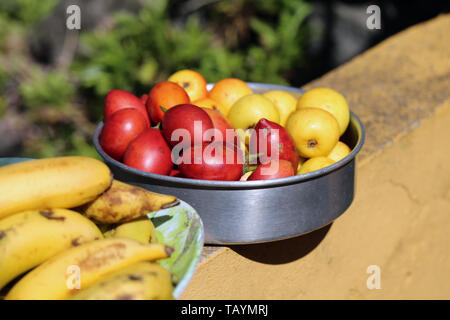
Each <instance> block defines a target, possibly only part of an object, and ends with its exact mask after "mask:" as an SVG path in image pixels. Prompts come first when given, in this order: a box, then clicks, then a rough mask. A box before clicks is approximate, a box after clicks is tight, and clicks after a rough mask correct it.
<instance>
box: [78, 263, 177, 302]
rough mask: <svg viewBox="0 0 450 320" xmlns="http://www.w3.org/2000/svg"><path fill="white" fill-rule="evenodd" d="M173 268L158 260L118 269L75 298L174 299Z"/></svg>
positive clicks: (80, 292)
mask: <svg viewBox="0 0 450 320" xmlns="http://www.w3.org/2000/svg"><path fill="white" fill-rule="evenodd" d="M172 291H173V286H172V282H171V277H170V273H169V271H167V270H166V269H165V268H163V267H161V266H160V265H158V264H156V263H150V262H140V263H136V264H134V265H131V266H129V267H126V268H123V269H121V270H119V271H116V272H114V273H112V274H110V275H109V276H107V277H105V278H104V279H103V280H101V281H100V282H98V283H97V284H94V285H92V286H90V287H89V288H87V289H84V290H81V291H79V292H78V293H75V294H74V295H72V296H71V297H70V299H71V300H172V299H173V296H172Z"/></svg>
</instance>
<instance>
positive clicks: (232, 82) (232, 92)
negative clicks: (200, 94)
mask: <svg viewBox="0 0 450 320" xmlns="http://www.w3.org/2000/svg"><path fill="white" fill-rule="evenodd" d="M250 93H252V90H251V89H250V87H249V86H248V85H247V84H246V83H245V82H244V81H242V80H239V79H235V78H227V79H222V80H220V81H218V82H217V83H216V84H215V85H214V87H213V88H212V89H211V91H210V92H209V94H208V97H209V98H211V99H213V100H214V101H217V102H218V103H220V104H221V105H222V106H223V107H224V108H226V112H224V113H223V114H224V115H227V114H228V111H229V110H230V108H231V106H232V105H233V104H234V103H235V102H236V101H237V100H238V99H240V98H242V97H243V96H246V95H248V94H250Z"/></svg>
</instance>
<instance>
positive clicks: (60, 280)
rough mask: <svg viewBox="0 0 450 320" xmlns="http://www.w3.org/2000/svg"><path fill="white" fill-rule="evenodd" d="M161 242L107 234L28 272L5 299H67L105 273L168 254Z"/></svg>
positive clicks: (166, 247)
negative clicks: (145, 242)
mask: <svg viewBox="0 0 450 320" xmlns="http://www.w3.org/2000/svg"><path fill="white" fill-rule="evenodd" d="M172 251H173V249H172V248H170V247H168V246H166V245H163V244H142V243H140V242H138V241H135V240H132V239H125V238H109V239H103V240H96V241H92V242H89V243H85V244H83V245H80V246H78V247H73V248H71V249H69V250H66V251H64V252H62V253H60V254H58V255H56V256H54V257H53V258H51V259H49V260H47V261H46V262H44V263H43V264H41V265H40V266H38V267H37V268H35V269H33V270H32V271H30V272H29V273H27V274H26V275H25V276H24V277H23V278H22V279H20V280H19V281H18V282H17V283H16V284H15V285H14V286H13V287H12V288H11V290H10V291H9V292H8V294H7V295H6V297H5V299H6V300H48V299H50V300H59V299H67V298H69V297H70V296H71V295H72V294H74V293H76V292H77V291H79V290H83V289H86V288H88V287H90V286H91V285H93V284H95V283H97V282H99V281H100V280H101V279H102V278H103V277H105V276H106V275H108V274H110V273H112V272H115V271H117V270H120V269H122V268H125V267H128V266H130V265H132V264H135V263H138V262H142V261H153V260H157V259H163V258H167V257H169V256H170V254H171V252H172Z"/></svg>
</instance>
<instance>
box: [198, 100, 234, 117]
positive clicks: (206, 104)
mask: <svg viewBox="0 0 450 320" xmlns="http://www.w3.org/2000/svg"><path fill="white" fill-rule="evenodd" d="M192 104H195V105H196V106H197V107H200V108H207V109H212V110H216V111H218V112H220V113H221V114H222V115H223V116H226V112H227V109H226V108H225V107H224V106H223V105H222V104H220V103H218V102H217V101H214V100H213V99H211V98H203V99H200V100H197V101H194V102H192Z"/></svg>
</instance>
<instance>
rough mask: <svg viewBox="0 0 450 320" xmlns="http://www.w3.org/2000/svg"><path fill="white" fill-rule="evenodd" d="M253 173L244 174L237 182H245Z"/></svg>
mask: <svg viewBox="0 0 450 320" xmlns="http://www.w3.org/2000/svg"><path fill="white" fill-rule="evenodd" d="M252 173H253V171H249V172H247V173H245V174H244V175H242V177H241V178H240V179H239V181H247V179H248V177H250V176H251V175H252Z"/></svg>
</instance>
